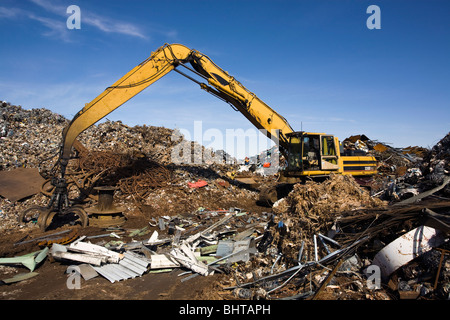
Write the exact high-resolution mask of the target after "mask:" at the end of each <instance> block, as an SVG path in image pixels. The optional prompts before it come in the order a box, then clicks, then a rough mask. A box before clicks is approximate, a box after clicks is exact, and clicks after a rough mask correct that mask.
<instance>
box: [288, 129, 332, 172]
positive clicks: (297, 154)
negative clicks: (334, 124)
mask: <svg viewBox="0 0 450 320" xmlns="http://www.w3.org/2000/svg"><path fill="white" fill-rule="evenodd" d="M286 136H287V137H288V139H289V152H288V167H287V170H288V171H291V172H299V173H300V172H301V173H304V174H306V173H309V174H314V172H319V171H337V170H339V149H338V143H337V141H336V139H335V138H334V136H332V135H327V134H324V133H307V132H304V131H298V132H292V133H289V134H287V135H286Z"/></svg>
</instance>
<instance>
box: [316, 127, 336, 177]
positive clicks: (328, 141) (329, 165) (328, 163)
mask: <svg viewBox="0 0 450 320" xmlns="http://www.w3.org/2000/svg"><path fill="white" fill-rule="evenodd" d="M336 147H337V146H336V144H335V139H334V136H328V135H322V136H321V137H320V153H321V155H320V158H321V159H320V160H321V161H320V169H321V170H325V171H327V170H338V169H339V164H338V153H337V150H336Z"/></svg>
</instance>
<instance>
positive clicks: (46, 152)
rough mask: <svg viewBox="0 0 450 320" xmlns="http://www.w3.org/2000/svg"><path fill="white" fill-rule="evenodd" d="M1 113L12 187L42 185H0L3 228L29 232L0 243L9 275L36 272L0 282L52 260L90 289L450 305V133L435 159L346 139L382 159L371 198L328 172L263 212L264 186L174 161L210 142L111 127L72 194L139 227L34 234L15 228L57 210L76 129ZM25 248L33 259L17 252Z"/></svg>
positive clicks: (90, 152)
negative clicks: (65, 151)
mask: <svg viewBox="0 0 450 320" xmlns="http://www.w3.org/2000/svg"><path fill="white" fill-rule="evenodd" d="M0 112H1V113H0V135H1V140H0V150H1V152H0V156H1V159H0V160H1V161H0V167H1V170H0V174H1V175H2V179H3V181H6V177H7V176H8V175H7V174H8V173H13V174H18V173H19V171H18V170H19V169H21V170H31V171H25V172H24V174H26V175H28V177H31V174H34V175H36V172H34V171H33V170H37V178H41V179H42V181H41V180H39V179H36V181H35V182H34V184H33V186H32V187H33V188H30V190H28V191H27V193H23V192H21V193H20V194H19V192H15V193H14V192H11V191H14V190H11V188H3V189H2V185H1V182H2V181H0V196H1V197H0V210H1V211H0V231H1V232H2V233H3V234H4V235H8V234H14V233H15V232H17V230H19V232H20V237H19V236H17V237H16V238H15V239H16V240H17V241H15V242H14V243H5V241H6V240H4V239H6V238H5V237H3V239H2V240H0V265H2V266H3V265H15V266H17V265H20V264H22V265H23V266H24V267H26V268H28V269H29V271H30V273H29V274H26V275H23V274H22V275H20V276H19V275H17V276H16V277H13V278H7V277H5V276H4V275H3V274H2V273H1V272H0V275H1V278H0V280H1V281H2V282H0V284H13V283H15V282H18V281H23V280H24V279H29V278H30V277H34V276H38V273H37V272H35V269H36V268H38V267H39V266H40V265H41V264H42V263H45V262H44V261H46V258H49V260H51V261H56V262H63V264H67V262H69V264H70V267H69V268H68V269H67V273H71V272H78V273H80V274H81V275H82V276H83V279H84V281H89V280H90V279H92V278H94V277H97V276H102V277H104V278H106V279H107V280H108V281H110V282H111V283H116V282H120V281H124V280H127V279H131V278H135V277H143V276H145V275H146V274H148V273H159V272H172V271H174V270H176V271H180V273H178V276H179V279H180V281H181V282H187V281H191V279H193V278H195V277H209V276H212V275H215V276H216V279H217V282H216V285H215V286H213V287H211V288H209V289H207V290H205V291H204V293H205V296H207V297H208V298H209V299H347V300H351V299H353V300H356V299H358V300H360V299H372V300H380V299H381V300H385V299H424V300H427V299H428V300H431V299H449V298H450V259H449V253H450V244H449V241H448V240H449V238H448V234H449V231H450V175H449V166H450V133H449V135H447V136H446V137H444V138H443V139H442V140H441V141H440V142H439V143H438V144H436V146H434V147H433V148H432V149H431V150H426V149H423V148H417V147H410V148H404V149H395V148H392V147H389V146H388V145H386V144H383V143H379V142H377V141H373V140H370V139H368V138H367V137H365V136H363V135H361V136H357V137H350V138H349V139H346V140H345V141H344V148H345V149H346V152H349V153H353V154H357V153H358V152H361V151H363V152H365V153H371V154H374V155H375V156H376V157H377V158H378V159H379V161H380V166H379V168H378V169H379V172H380V173H379V175H378V176H376V177H374V178H373V181H372V189H371V190H368V189H366V188H363V187H361V186H360V185H359V184H358V183H357V181H356V180H355V178H353V177H351V176H343V175H332V176H330V178H329V179H328V180H326V181H324V182H321V183H318V182H314V181H307V182H306V183H304V184H297V185H295V186H294V187H293V190H292V191H291V192H290V193H289V194H288V195H287V196H286V197H285V198H283V199H281V200H279V201H277V202H276V203H275V204H274V205H273V207H271V208H268V207H266V208H262V207H259V206H257V205H256V204H255V202H256V200H257V199H258V192H257V191H256V190H253V189H251V188H248V186H245V185H242V184H240V183H239V182H236V181H234V180H232V179H229V177H228V176H227V172H229V171H232V170H235V169H236V168H233V167H231V166H230V165H227V164H217V163H201V164H192V163H190V164H179V163H173V161H172V158H171V155H172V151H173V148H174V147H175V146H176V145H177V143H180V142H181V143H184V144H187V145H189V146H190V147H193V148H191V150H192V154H191V156H192V157H194V158H195V157H197V156H198V153H199V152H200V153H203V152H205V149H204V148H203V147H202V146H198V145H196V144H195V143H193V142H190V141H185V140H183V138H182V137H181V138H179V139H178V138H177V139H174V138H173V137H174V131H173V130H170V129H166V128H159V127H148V126H135V127H129V126H126V125H124V124H122V123H121V122H120V121H116V122H113V121H106V122H103V123H100V124H98V125H97V126H92V127H91V128H89V129H88V130H86V131H85V132H83V133H82V134H81V135H80V136H79V138H78V143H77V145H76V149H77V154H76V158H75V159H73V160H71V161H70V163H69V166H68V168H67V180H68V183H69V197H70V199H71V200H72V201H74V202H75V203H78V204H79V205H82V206H84V207H86V208H89V209H92V208H95V207H94V206H95V205H97V207H98V206H99V205H100V203H101V196H102V193H101V192H100V191H101V190H102V189H101V188H102V187H103V188H108V187H111V189H110V190H113V192H114V197H115V200H114V202H115V205H116V207H115V208H120V211H121V213H123V214H124V215H125V216H126V217H127V218H128V219H129V221H138V223H139V224H134V225H131V224H127V223H125V224H123V225H120V226H115V227H101V228H98V229H89V228H83V227H82V228H80V226H70V227H69V228H66V229H62V230H48V231H45V232H36V226H35V225H34V224H33V222H35V221H33V220H32V221H31V222H32V223H28V224H26V225H21V224H20V223H19V222H20V221H18V219H17V218H18V216H19V215H20V212H22V211H23V210H24V209H25V208H27V207H30V206H31V205H45V204H46V203H47V202H48V199H49V196H50V195H51V193H52V187H51V184H50V183H49V180H48V178H50V177H51V174H52V170H53V166H54V164H55V161H56V159H57V155H58V151H59V143H60V137H61V132H62V130H63V128H64V127H65V126H66V125H67V124H68V121H67V120H66V119H65V118H64V117H61V116H59V115H56V114H53V113H51V112H50V111H48V110H45V109H33V110H24V109H22V108H21V107H19V106H12V105H9V104H2V106H1V107H0ZM175 136H177V135H175ZM272 178H273V179H275V177H272V176H268V177H264V179H266V180H270V179H272ZM266 180H264V181H266ZM27 183H28V184H29V181H28V182H27ZM23 185H26V183H24V184H23ZM23 185H22V186H23ZM28 186H29V187H31V186H30V185H28ZM16 191H17V190H16ZM96 191H97V192H96ZM92 230H94V231H95V233H94V234H93V233H92V232H93V231H92ZM27 248H28V249H29V248H32V249H33V250H32V251H31V253H26V254H25V255H17V253H18V252H21V251H20V250H25V249H27ZM38 248H39V249H40V250H37V249H38ZM8 250H9V251H8ZM74 266H76V268H75V267H74ZM1 270H2V269H1V268H0V271H1ZM194 281H195V280H194ZM113 285H114V284H113Z"/></svg>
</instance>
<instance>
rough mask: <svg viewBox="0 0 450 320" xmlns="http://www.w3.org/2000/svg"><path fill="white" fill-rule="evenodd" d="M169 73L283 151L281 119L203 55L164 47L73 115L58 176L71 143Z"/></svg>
mask: <svg viewBox="0 0 450 320" xmlns="http://www.w3.org/2000/svg"><path fill="white" fill-rule="evenodd" d="M177 67H184V68H185V69H186V70H189V71H191V72H193V73H194V74H196V75H197V76H199V77H201V78H203V79H205V80H206V81H207V83H202V82H199V81H198V80H196V79H195V78H193V77H191V76H189V75H187V74H185V73H184V72H182V71H180V70H179V69H181V68H178V69H176V68H177ZM172 70H174V71H176V72H178V73H180V74H182V75H184V76H186V77H188V78H189V79H191V80H193V81H195V82H196V83H198V84H199V85H200V87H201V88H202V89H204V90H206V91H207V92H209V93H211V94H213V95H214V96H216V97H218V98H220V99H222V100H224V101H225V102H227V103H229V104H231V105H232V106H234V108H235V109H237V110H238V111H239V112H241V113H242V114H243V115H244V116H245V117H246V118H247V119H248V120H249V121H250V122H251V123H252V124H253V125H254V126H256V127H257V128H258V129H261V130H265V131H264V132H265V133H266V135H267V137H269V138H271V139H273V140H275V141H278V142H279V145H280V149H281V151H284V150H286V149H287V143H288V139H287V138H286V136H285V134H287V133H290V132H292V131H293V130H292V128H291V126H290V125H289V123H288V122H287V121H286V119H285V118H283V117H282V116H281V115H279V114H278V113H277V112H275V111H274V110H273V109H272V108H270V107H269V106H268V105H266V104H265V103H264V102H263V101H262V100H260V99H259V98H258V97H257V96H256V95H255V94H253V93H252V92H250V91H248V90H247V89H246V88H245V87H244V86H243V85H242V84H241V83H239V82H238V81H237V80H236V79H234V77H232V76H230V75H229V74H228V73H227V72H226V71H224V70H222V69H221V68H219V67H218V66H217V65H216V64H214V62H213V61H211V59H209V58H208V57H207V56H206V55H204V54H202V53H200V52H198V51H196V50H191V49H189V48H187V47H186V46H184V45H180V44H165V45H164V46H162V47H160V48H159V49H158V50H156V51H155V52H153V53H152V54H151V56H150V57H149V58H148V59H146V60H144V61H143V62H142V63H140V64H139V65H137V66H136V67H135V68H133V69H132V70H130V71H129V72H128V73H127V74H125V75H124V76H123V77H122V78H120V79H119V80H118V81H116V82H115V83H114V84H113V85H111V86H110V87H108V88H106V90H105V91H104V92H102V93H101V94H100V95H99V96H98V97H96V98H95V99H94V100H92V101H91V102H90V103H88V104H86V106H85V107H84V108H83V109H82V110H80V111H79V112H78V113H77V114H76V115H75V116H74V118H73V119H72V121H71V122H70V124H69V125H68V126H67V127H66V128H65V129H64V131H63V145H62V150H61V154H60V165H61V170H62V176H64V171H65V167H66V165H67V163H68V161H69V159H70V156H71V149H72V146H73V144H74V141H75V139H76V138H77V136H78V135H79V134H80V133H82V132H83V131H84V130H86V129H87V128H89V127H90V126H91V125H93V124H95V123H96V122H97V121H99V120H100V119H102V118H103V117H105V116H106V115H108V114H109V113H110V112H112V111H113V110H115V109H117V108H118V107H120V106H121V105H122V104H124V103H125V102H126V101H128V100H129V99H131V98H132V97H134V96H135V95H137V94H138V93H140V92H141V91H142V90H144V89H145V88H147V87H148V86H150V85H151V84H152V83H154V82H155V81H157V80H159V79H161V78H162V77H163V76H165V75H166V74H168V73H169V72H170V71H172Z"/></svg>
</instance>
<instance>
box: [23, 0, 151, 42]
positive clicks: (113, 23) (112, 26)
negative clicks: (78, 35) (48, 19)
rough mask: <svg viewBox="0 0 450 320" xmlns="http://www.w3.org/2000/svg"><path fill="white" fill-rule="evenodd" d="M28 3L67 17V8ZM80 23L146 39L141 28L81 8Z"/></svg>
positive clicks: (44, 0) (36, 0)
mask: <svg viewBox="0 0 450 320" xmlns="http://www.w3.org/2000/svg"><path fill="white" fill-rule="evenodd" d="M30 1H31V2H33V3H34V4H36V5H38V6H40V7H41V8H44V9H45V10H47V11H49V12H51V13H54V14H57V15H60V16H63V17H67V12H66V10H67V8H66V7H65V6H62V5H58V4H55V3H54V2H50V1H48V0H30ZM81 21H82V24H87V25H90V26H92V27H95V28H97V29H99V30H100V31H103V32H107V33H119V34H124V35H129V36H133V37H138V38H142V39H146V38H147V36H146V35H145V34H144V32H143V31H142V30H141V28H139V27H138V26H137V25H134V24H132V23H128V22H123V21H119V20H114V19H112V18H108V17H103V16H100V15H97V14H95V13H91V12H88V11H87V12H86V11H85V10H83V8H81Z"/></svg>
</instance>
